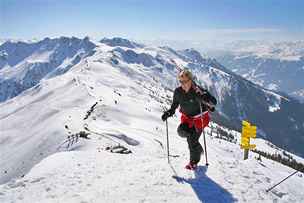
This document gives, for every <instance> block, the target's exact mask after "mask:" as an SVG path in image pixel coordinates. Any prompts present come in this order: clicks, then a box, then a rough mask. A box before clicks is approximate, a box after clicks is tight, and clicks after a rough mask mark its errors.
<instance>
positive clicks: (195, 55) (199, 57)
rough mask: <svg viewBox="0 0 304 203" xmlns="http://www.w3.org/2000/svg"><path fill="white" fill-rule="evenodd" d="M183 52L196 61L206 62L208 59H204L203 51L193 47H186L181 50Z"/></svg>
mask: <svg viewBox="0 0 304 203" xmlns="http://www.w3.org/2000/svg"><path fill="white" fill-rule="evenodd" d="M179 52H180V53H181V54H183V55H185V56H187V57H189V59H190V60H191V61H193V62H196V63H204V62H205V61H206V59H204V58H203V57H202V55H201V53H200V52H199V51H197V50H195V49H193V48H191V49H185V50H181V51H179Z"/></svg>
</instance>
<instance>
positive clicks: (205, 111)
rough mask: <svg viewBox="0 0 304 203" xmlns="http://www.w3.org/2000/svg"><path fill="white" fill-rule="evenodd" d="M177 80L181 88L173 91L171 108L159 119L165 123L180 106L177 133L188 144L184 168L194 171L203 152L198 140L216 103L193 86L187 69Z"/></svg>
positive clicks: (201, 89)
mask: <svg viewBox="0 0 304 203" xmlns="http://www.w3.org/2000/svg"><path fill="white" fill-rule="evenodd" d="M178 79H179V82H180V84H181V86H180V87H177V88H176V89H175V90H174V95H173V102H172V104H171V108H170V109H169V110H167V111H165V112H164V113H163V115H162V117H161V119H162V120H163V121H166V120H167V118H168V117H170V116H172V115H173V114H174V113H175V110H176V108H177V107H178V106H180V108H179V111H180V113H181V123H180V125H179V126H178V128H177V133H178V135H179V136H180V137H183V138H187V142H188V147H189V151H190V161H189V163H188V164H187V165H186V166H185V168H186V169H189V170H194V169H196V167H197V164H198V162H199V161H200V158H201V154H202V153H203V152H204V150H203V147H202V145H201V144H200V143H199V138H200V135H201V134H202V131H203V129H204V128H205V127H206V126H207V125H208V123H209V120H210V118H209V111H211V112H213V111H214V110H215V108H214V106H215V105H216V103H217V101H216V99H215V98H214V97H213V96H212V95H211V94H210V93H209V92H208V91H207V90H205V89H204V88H202V87H200V86H198V85H197V84H195V82H194V81H193V76H192V73H191V72H190V71H189V70H188V69H184V70H182V71H181V72H180V73H179V75H178Z"/></svg>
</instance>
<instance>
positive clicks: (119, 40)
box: [100, 37, 143, 48]
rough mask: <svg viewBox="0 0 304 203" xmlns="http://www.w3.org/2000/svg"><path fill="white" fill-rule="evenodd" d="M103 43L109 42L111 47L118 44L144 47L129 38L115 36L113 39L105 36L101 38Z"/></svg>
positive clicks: (129, 46)
mask: <svg viewBox="0 0 304 203" xmlns="http://www.w3.org/2000/svg"><path fill="white" fill-rule="evenodd" d="M100 42H101V43H104V44H107V45H108V46H111V47H116V46H120V47H127V48H136V47H138V48H142V47H143V45H142V44H138V43H136V42H132V41H130V40H128V39H124V38H120V37H114V38H112V39H109V38H103V39H102V40H100Z"/></svg>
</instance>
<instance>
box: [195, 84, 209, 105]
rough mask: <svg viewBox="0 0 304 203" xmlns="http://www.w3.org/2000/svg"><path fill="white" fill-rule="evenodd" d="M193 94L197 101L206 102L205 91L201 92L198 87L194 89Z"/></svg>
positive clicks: (206, 94)
mask: <svg viewBox="0 0 304 203" xmlns="http://www.w3.org/2000/svg"><path fill="white" fill-rule="evenodd" d="M195 92H196V95H197V97H198V99H200V100H203V101H207V100H208V93H207V92H206V91H203V90H201V89H200V88H199V87H198V86H196V87H195Z"/></svg>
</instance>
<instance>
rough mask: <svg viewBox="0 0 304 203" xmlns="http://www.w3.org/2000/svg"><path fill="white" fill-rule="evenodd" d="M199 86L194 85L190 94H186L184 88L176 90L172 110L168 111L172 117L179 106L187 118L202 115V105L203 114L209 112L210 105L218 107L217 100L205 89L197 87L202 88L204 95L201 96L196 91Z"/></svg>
mask: <svg viewBox="0 0 304 203" xmlns="http://www.w3.org/2000/svg"><path fill="white" fill-rule="evenodd" d="M196 86H197V85H196V84H195V83H194V84H193V85H192V87H191V89H190V90H189V91H188V92H185V91H184V90H183V89H182V87H178V88H176V89H175V90H174V95H173V102H172V105H171V108H170V109H169V110H168V113H169V114H170V116H172V115H173V114H174V113H175V110H176V108H177V107H178V106H180V110H181V112H182V113H183V114H185V115H186V116H189V117H191V116H195V115H198V114H200V113H201V111H200V105H199V103H200V102H201V104H202V112H204V111H207V110H208V108H209V107H208V105H207V104H206V103H208V104H211V105H213V106H215V105H216V103H217V101H216V99H215V98H214V97H213V96H212V95H211V94H210V93H209V92H208V91H207V90H205V89H204V88H202V87H200V86H197V87H198V88H200V90H201V91H202V93H203V94H199V93H197V92H196V91H195V87H196Z"/></svg>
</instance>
